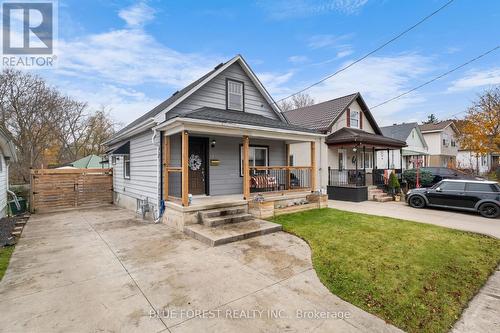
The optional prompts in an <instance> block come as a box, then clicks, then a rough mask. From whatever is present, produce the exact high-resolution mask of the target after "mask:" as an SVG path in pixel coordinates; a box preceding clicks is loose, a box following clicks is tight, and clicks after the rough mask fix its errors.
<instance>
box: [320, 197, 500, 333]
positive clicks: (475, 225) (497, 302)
mask: <svg viewBox="0 0 500 333" xmlns="http://www.w3.org/2000/svg"><path fill="white" fill-rule="evenodd" d="M328 206H329V207H330V208H336V209H340V210H345V211H349V212H356V213H365V214H372V215H379V216H388V217H394V218H399V219H405V220H411V221H416V222H422V223H428V224H435V225H438V226H442V227H447V228H452V229H458V230H464V231H472V232H477V233H481V234H485V235H489V236H492V237H496V238H500V219H487V218H484V217H481V216H480V215H477V214H473V213H463V212H456V211H448V210H441V209H415V208H411V207H409V206H407V205H406V203H404V202H385V203H381V202H374V201H365V202H360V203H355V202H345V201H336V200H330V201H329V203H328ZM452 332H453V333H470V332H478V333H480V332H481V333H482V332H500V267H497V270H496V271H495V272H494V273H493V274H492V276H491V277H490V278H489V279H488V281H487V282H486V284H485V285H484V287H483V288H481V290H480V291H479V293H478V294H477V295H476V297H474V298H473V299H472V301H471V302H470V303H469V306H468V307H467V309H465V311H464V312H463V313H462V317H461V318H460V320H459V321H458V322H457V323H456V324H455V326H454V328H453V330H452Z"/></svg>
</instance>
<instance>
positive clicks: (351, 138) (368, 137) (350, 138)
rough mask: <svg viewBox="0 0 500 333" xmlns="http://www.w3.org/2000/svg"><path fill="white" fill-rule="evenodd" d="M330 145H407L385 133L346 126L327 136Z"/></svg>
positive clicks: (392, 146)
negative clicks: (374, 132)
mask: <svg viewBox="0 0 500 333" xmlns="http://www.w3.org/2000/svg"><path fill="white" fill-rule="evenodd" d="M325 142H326V144H328V145H342V144H355V145H360V144H361V145H363V144H364V145H370V146H377V147H380V148H402V147H406V142H404V141H401V140H396V139H392V138H388V137H386V136H383V135H378V134H373V133H369V132H365V131H363V130H359V129H356V128H349V127H344V128H342V129H340V130H338V131H336V132H334V133H332V134H330V135H329V136H328V137H327V138H326V141H325Z"/></svg>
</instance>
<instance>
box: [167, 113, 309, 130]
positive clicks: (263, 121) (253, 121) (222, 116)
mask: <svg viewBox="0 0 500 333" xmlns="http://www.w3.org/2000/svg"><path fill="white" fill-rule="evenodd" d="M173 118H191V119H200V120H210V121H217V122H222V123H233V124H241V125H252V126H262V127H269V128H278V129H284V130H291V131H299V132H309V133H317V131H315V130H311V129H308V128H304V127H300V126H296V125H292V124H289V123H286V122H284V121H281V120H276V119H271V118H267V117H264V116H261V115H258V114H254V113H248V112H243V111H232V110H224V109H216V108H209V107H203V108H200V109H197V110H194V111H191V112H189V113H186V114H183V115H175V116H172V117H171V118H169V119H173ZM169 119H167V120H169Z"/></svg>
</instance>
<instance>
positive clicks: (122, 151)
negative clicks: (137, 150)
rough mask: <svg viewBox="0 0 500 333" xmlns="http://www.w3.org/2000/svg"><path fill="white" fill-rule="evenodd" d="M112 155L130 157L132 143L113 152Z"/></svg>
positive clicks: (128, 142) (127, 143)
mask: <svg viewBox="0 0 500 333" xmlns="http://www.w3.org/2000/svg"><path fill="white" fill-rule="evenodd" d="M110 154H111V155H130V141H127V142H126V143H125V144H123V145H121V146H120V147H118V148H116V149H115V150H113V151H111V153H110Z"/></svg>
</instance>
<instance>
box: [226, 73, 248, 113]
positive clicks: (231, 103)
mask: <svg viewBox="0 0 500 333" xmlns="http://www.w3.org/2000/svg"><path fill="white" fill-rule="evenodd" d="M244 87H245V85H244V84H243V82H240V81H236V80H230V79H227V81H226V103H227V109H228V110H236V111H243V105H244Z"/></svg>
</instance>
